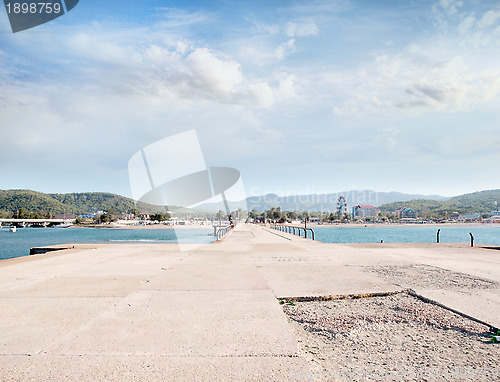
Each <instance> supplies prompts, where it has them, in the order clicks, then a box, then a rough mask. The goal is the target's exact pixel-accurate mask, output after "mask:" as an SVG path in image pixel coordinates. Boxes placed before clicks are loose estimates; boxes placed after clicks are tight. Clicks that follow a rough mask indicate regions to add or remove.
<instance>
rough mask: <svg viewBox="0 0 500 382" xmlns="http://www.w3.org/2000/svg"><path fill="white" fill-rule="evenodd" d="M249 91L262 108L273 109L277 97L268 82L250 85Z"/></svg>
mask: <svg viewBox="0 0 500 382" xmlns="http://www.w3.org/2000/svg"><path fill="white" fill-rule="evenodd" d="M248 88H249V91H250V94H251V95H252V97H253V98H254V99H255V100H256V101H257V104H258V105H259V106H262V107H271V106H273V105H274V102H275V97H274V92H273V90H272V89H271V87H270V86H269V85H268V84H267V83H266V82H260V83H257V84H252V85H249V87H248Z"/></svg>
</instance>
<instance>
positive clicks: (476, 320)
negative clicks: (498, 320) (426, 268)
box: [407, 289, 500, 333]
mask: <svg viewBox="0 0 500 382" xmlns="http://www.w3.org/2000/svg"><path fill="white" fill-rule="evenodd" d="M407 293H408V294H409V295H410V296H413V297H415V298H418V299H419V300H421V301H423V302H426V303H428V304H432V305H436V306H439V307H440V308H443V309H446V310H448V311H450V312H453V313H455V314H458V315H459V316H462V317H464V318H467V319H469V320H471V321H474V322H477V323H478V324H481V325H484V326H487V327H488V329H489V331H490V332H492V333H498V332H499V331H500V329H498V328H496V327H495V326H493V325H491V324H488V323H487V322H484V321H481V320H479V319H477V318H475V317H472V316H469V315H468V314H466V313H463V312H460V311H458V310H456V309H453V308H450V307H449V306H446V305H443V304H441V303H440V302H438V301H435V300H431V299H430V298H427V297H425V296H422V295H421V294H418V293H417V292H415V291H414V290H413V289H408V290H407Z"/></svg>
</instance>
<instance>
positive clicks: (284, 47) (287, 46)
mask: <svg viewBox="0 0 500 382" xmlns="http://www.w3.org/2000/svg"><path fill="white" fill-rule="evenodd" d="M294 50H295V39H290V40H288V41H287V42H284V43H283V44H281V45H280V46H278V47H277V48H276V49H275V50H274V52H275V54H276V57H277V58H278V60H283V59H284V58H285V56H286V54H287V53H288V52H292V51H294Z"/></svg>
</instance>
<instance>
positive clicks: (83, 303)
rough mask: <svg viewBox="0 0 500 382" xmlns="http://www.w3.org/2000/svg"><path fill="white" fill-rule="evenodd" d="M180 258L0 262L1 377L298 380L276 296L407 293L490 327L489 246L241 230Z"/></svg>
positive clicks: (173, 248)
mask: <svg viewBox="0 0 500 382" xmlns="http://www.w3.org/2000/svg"><path fill="white" fill-rule="evenodd" d="M185 249H186V248H185V247H183V251H180V250H179V247H178V246H177V245H165V244H148V245H143V244H133V245H129V244H121V245H120V244H118V245H114V244H113V245H89V244H86V245H75V248H74V249H70V250H65V251H58V252H55V253H50V254H45V255H36V256H30V257H26V258H21V259H13V260H6V261H2V262H0V380H1V381H111V380H116V381H195V380H196V381H214V380H220V381H248V380H252V381H303V380H304V376H305V375H308V374H307V372H308V371H310V368H311V365H310V363H309V362H308V361H307V360H306V359H305V358H304V357H302V356H301V354H300V352H299V350H298V348H299V344H298V340H297V337H296V335H295V333H294V329H293V326H292V325H291V324H290V323H289V322H288V320H287V317H286V315H285V314H284V312H283V309H282V306H280V305H279V303H278V298H285V297H307V296H331V295H349V294H365V293H382V292H395V291H400V290H404V289H407V288H412V289H413V290H415V291H416V292H417V293H418V294H421V295H423V296H425V297H428V298H430V299H433V300H436V301H439V302H440V303H442V304H444V305H446V306H448V307H451V308H454V309H457V310H459V311H461V312H463V313H466V314H468V315H471V316H473V317H475V318H477V319H480V320H483V321H485V322H487V323H489V324H491V325H494V326H497V327H500V290H499V285H500V251H497V250H493V249H485V248H481V247H480V245H477V246H476V247H475V248H470V247H468V246H467V245H466V244H447V243H441V244H325V243H320V242H314V241H311V240H307V239H304V238H300V237H296V236H292V235H289V234H286V233H282V232H277V231H274V230H271V229H269V228H263V227H261V226H255V225H248V224H247V225H239V226H237V227H236V229H235V230H233V231H232V232H231V233H230V234H229V235H227V236H226V237H225V238H224V239H223V240H222V241H221V242H219V243H214V244H211V245H203V246H200V247H196V246H194V247H193V248H191V249H189V250H185Z"/></svg>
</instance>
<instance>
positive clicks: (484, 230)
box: [314, 225, 500, 245]
mask: <svg viewBox="0 0 500 382" xmlns="http://www.w3.org/2000/svg"><path fill="white" fill-rule="evenodd" d="M438 229H440V230H441V231H440V233H439V240H440V242H441V243H470V236H469V232H470V233H472V235H473V236H474V243H477V244H489V245H500V226H452V227H449V226H444V227H437V226H427V225H405V226H382V225H368V226H367V227H365V226H361V227H342V226H336V227H317V228H314V233H315V234H316V240H318V241H322V242H325V243H380V240H383V241H384V243H435V242H436V233H437V230H438Z"/></svg>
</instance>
